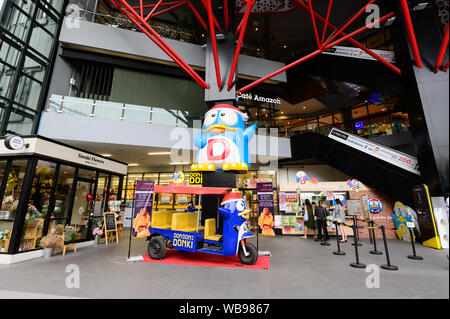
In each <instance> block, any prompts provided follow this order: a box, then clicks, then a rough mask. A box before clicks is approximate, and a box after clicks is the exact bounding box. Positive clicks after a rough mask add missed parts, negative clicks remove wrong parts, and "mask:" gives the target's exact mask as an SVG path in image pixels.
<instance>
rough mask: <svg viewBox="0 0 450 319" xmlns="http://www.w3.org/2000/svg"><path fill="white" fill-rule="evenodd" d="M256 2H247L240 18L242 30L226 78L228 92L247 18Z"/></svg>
mask: <svg viewBox="0 0 450 319" xmlns="http://www.w3.org/2000/svg"><path fill="white" fill-rule="evenodd" d="M255 3H256V0H248V1H247V7H246V8H245V13H244V17H243V18H242V21H243V23H242V28H241V32H240V34H239V40H238V44H237V46H236V51H235V53H234V58H233V64H232V65H231V71H230V77H229V78H228V91H230V90H231V87H232V86H233V79H234V74H235V72H236V67H237V64H238V61H239V54H240V52H241V47H242V42H243V41H244V35H245V30H246V29H247V23H248V18H249V16H250V12H251V11H252V8H253V6H254V5H255Z"/></svg>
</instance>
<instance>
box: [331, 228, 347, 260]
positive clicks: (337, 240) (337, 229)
mask: <svg viewBox="0 0 450 319" xmlns="http://www.w3.org/2000/svg"><path fill="white" fill-rule="evenodd" d="M334 226H335V227H336V243H337V251H333V254H334V255H337V256H344V255H345V252H343V251H341V245H340V241H339V227H338V222H337V221H336V220H335V221H334Z"/></svg>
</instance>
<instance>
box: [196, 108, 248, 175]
mask: <svg viewBox="0 0 450 319" xmlns="http://www.w3.org/2000/svg"><path fill="white" fill-rule="evenodd" d="M247 120H248V115H247V114H246V113H244V112H242V111H241V110H239V109H238V108H236V107H234V106H231V105H227V104H220V105H216V106H215V107H213V108H212V109H211V110H209V111H208V112H207V113H206V114H205V120H204V122H203V127H202V131H201V133H198V134H197V135H196V136H195V138H194V143H195V145H196V146H197V147H198V148H199V151H198V155H197V163H196V164H194V165H192V168H191V170H192V171H194V172H195V171H209V172H214V171H248V169H249V167H250V165H251V164H250V162H251V160H250V151H249V145H248V144H249V142H250V140H251V139H252V138H253V136H254V135H255V132H256V127H257V126H256V125H252V126H250V127H248V128H246V127H245V122H247Z"/></svg>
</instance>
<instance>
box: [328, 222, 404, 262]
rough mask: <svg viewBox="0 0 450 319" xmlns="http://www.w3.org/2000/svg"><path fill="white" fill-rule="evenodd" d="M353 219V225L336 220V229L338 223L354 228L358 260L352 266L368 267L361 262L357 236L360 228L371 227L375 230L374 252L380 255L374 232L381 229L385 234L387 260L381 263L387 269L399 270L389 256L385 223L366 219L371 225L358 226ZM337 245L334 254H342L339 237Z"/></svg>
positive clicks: (370, 228) (354, 244)
mask: <svg viewBox="0 0 450 319" xmlns="http://www.w3.org/2000/svg"><path fill="white" fill-rule="evenodd" d="M353 221H354V223H353V225H352V226H350V225H347V224H346V223H340V222H338V221H335V222H334V224H335V225H336V230H337V229H338V227H337V226H338V225H343V226H345V227H349V228H352V229H353V240H354V243H353V246H355V258H356V261H355V262H354V263H351V264H350V266H351V267H353V268H366V265H365V264H363V263H361V262H360V260H359V252H358V246H360V245H358V236H357V231H358V229H369V230H371V231H372V232H373V233H372V235H373V239H374V250H373V251H372V252H377V253H375V254H376V255H380V253H381V252H379V251H378V250H377V248H376V241H375V233H374V232H375V229H381V233H382V235H383V242H384V249H385V252H386V262H387V263H386V264H384V265H381V268H382V269H385V270H398V267H397V266H395V265H392V264H391V259H390V257H389V248H388V244H387V240H386V228H385V227H384V226H383V225H381V226H378V225H375V222H374V221H366V222H369V223H370V225H371V226H357V223H355V219H354V220H353ZM336 237H337V238H338V232H336ZM337 245H338V251H337V252H333V254H335V255H342V252H341V249H340V245H339V238H338V240H337Z"/></svg>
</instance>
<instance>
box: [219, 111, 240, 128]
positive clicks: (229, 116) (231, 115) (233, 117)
mask: <svg viewBox="0 0 450 319" xmlns="http://www.w3.org/2000/svg"><path fill="white" fill-rule="evenodd" d="M220 120H221V121H222V122H223V123H224V124H225V125H227V126H233V125H236V123H237V122H238V120H239V118H238V115H237V114H236V112H235V111H233V110H221V111H220Z"/></svg>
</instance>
